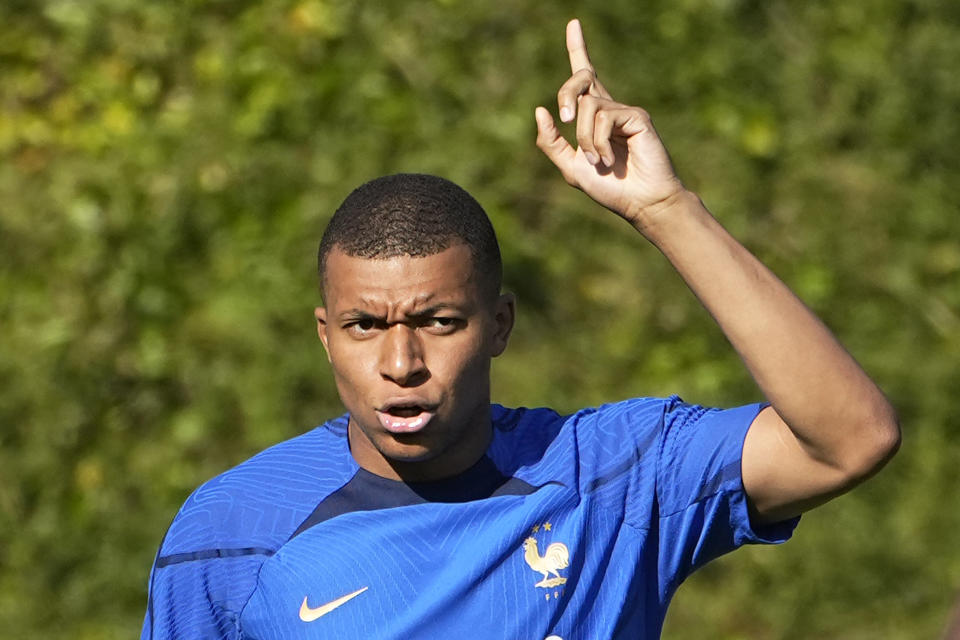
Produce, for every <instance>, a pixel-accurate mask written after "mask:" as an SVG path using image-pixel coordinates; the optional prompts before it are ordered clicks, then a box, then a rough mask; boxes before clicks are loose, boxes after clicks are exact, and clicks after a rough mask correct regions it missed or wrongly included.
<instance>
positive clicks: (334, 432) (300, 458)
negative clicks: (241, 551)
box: [161, 417, 354, 555]
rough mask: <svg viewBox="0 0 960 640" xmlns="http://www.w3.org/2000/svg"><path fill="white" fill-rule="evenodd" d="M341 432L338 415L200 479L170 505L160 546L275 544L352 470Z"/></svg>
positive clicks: (165, 549) (173, 550) (171, 550)
mask: <svg viewBox="0 0 960 640" xmlns="http://www.w3.org/2000/svg"><path fill="white" fill-rule="evenodd" d="M345 439H346V417H340V418H337V419H335V420H331V421H330V422H327V423H326V424H324V425H321V426H320V427H317V428H315V429H313V430H311V431H309V432H307V433H304V434H302V435H300V436H297V437H295V438H291V439H290V440H286V441H284V442H281V443H279V444H276V445H274V446H272V447H270V448H268V449H265V450H264V451H261V452H260V453H258V454H256V455H255V456H253V457H252V458H250V459H248V460H246V461H244V462H242V463H240V464H239V465H237V466H235V467H233V468H232V469H229V470H227V471H225V472H224V473H221V474H220V475H218V476H216V477H214V478H212V479H210V480H208V481H207V482H205V483H203V484H202V485H201V486H200V487H198V488H197V489H196V490H195V491H194V492H193V493H192V494H191V495H190V497H189V498H187V500H186V502H184V504H183V506H182V507H181V509H180V511H179V512H178V513H177V516H176V517H175V518H174V521H173V523H172V524H171V526H170V529H169V531H168V532H167V535H166V536H165V538H164V542H163V546H162V550H161V553H162V554H163V555H168V554H177V553H184V552H192V551H195V550H196V549H198V548H203V549H211V548H217V549H222V548H234V547H260V546H263V547H267V548H275V547H276V546H279V545H280V544H283V542H284V541H286V539H287V537H289V535H290V533H292V531H293V530H294V529H295V528H296V527H297V525H298V524H299V523H300V522H301V521H302V520H303V519H304V518H306V517H307V516H308V515H309V513H310V510H312V509H313V508H314V507H315V506H316V503H317V501H318V500H319V499H320V498H321V496H322V495H323V493H324V492H325V491H326V492H330V491H333V490H335V488H336V487H337V486H339V484H340V483H341V482H342V481H343V480H342V479H343V478H344V477H349V475H350V474H351V473H352V472H353V468H352V465H353V464H354V463H353V462H352V458H350V456H349V455H342V453H345V452H347V451H348V449H347V448H346V443H345Z"/></svg>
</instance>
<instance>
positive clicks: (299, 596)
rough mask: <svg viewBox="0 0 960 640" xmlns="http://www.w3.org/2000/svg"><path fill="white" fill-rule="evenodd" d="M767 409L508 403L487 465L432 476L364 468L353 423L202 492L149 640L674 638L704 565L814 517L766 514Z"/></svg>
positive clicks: (160, 566) (166, 552)
mask: <svg viewBox="0 0 960 640" xmlns="http://www.w3.org/2000/svg"><path fill="white" fill-rule="evenodd" d="M761 408H762V407H761V405H750V406H745V407H740V408H737V409H730V410H717V409H705V408H702V407H697V406H692V405H688V404H684V403H683V402H682V401H680V400H679V399H678V398H676V397H673V398H668V399H650V398H645V399H636V400H630V401H626V402H621V403H617V404H612V405H606V406H603V407H600V408H597V409H586V410H583V411H580V412H578V413H575V414H573V415H569V416H561V415H558V414H557V413H555V412H553V411H551V410H548V409H505V408H503V407H499V406H494V407H493V411H492V417H493V425H494V429H493V439H492V441H491V444H490V446H489V448H488V450H487V452H486V454H485V455H484V457H483V458H482V459H481V460H480V461H479V462H477V464H475V465H474V466H473V467H472V468H471V469H469V470H467V471H466V472H464V473H463V474H461V475H460V476H457V477H455V478H450V479H447V480H444V481H442V482H433V483H420V484H407V483H403V482H399V481H393V480H388V479H385V478H381V477H378V476H375V475H373V474H371V473H369V472H367V471H365V470H363V469H361V468H359V467H358V465H357V463H356V462H355V461H354V459H353V457H352V456H351V454H350V450H349V446H348V441H347V417H346V416H343V417H341V418H339V419H336V420H333V421H331V422H328V423H327V424H325V425H323V426H321V427H318V428H317V429H314V430H313V431H311V432H309V433H306V434H304V435H302V436H300V437H297V438H294V439H292V440H289V441H287V442H284V443H281V444H279V445H276V446H274V447H271V448H270V449H268V450H266V451H264V452H262V453H260V454H259V455H257V456H255V457H253V458H251V459H250V460H248V461H247V462H244V463H243V464H241V465H239V466H238V467H236V468H234V469H232V470H230V471H228V472H226V473H224V474H222V475H220V476H218V477H217V478H214V479H213V480H211V481H209V482H207V483H206V484H204V485H203V486H202V487H200V488H199V489H198V490H197V491H196V492H194V494H193V495H192V496H191V497H190V498H189V499H188V500H187V502H186V504H185V505H184V506H183V508H182V509H181V511H180V513H179V514H178V515H177V517H176V519H175V520H174V522H173V524H172V525H171V527H170V530H169V531H168V532H167V535H166V537H165V538H164V541H163V544H162V546H161V549H160V552H159V553H158V556H157V560H156V562H155V564H154V567H153V571H152V573H151V578H150V596H149V608H148V611H147V616H146V619H145V621H144V626H143V636H142V637H143V638H144V639H155V640H160V639H165V638H238V639H239V638H247V639H251V638H257V639H261V640H267V639H271V638H277V639H281V638H282V639H291V638H335V639H337V640H351V639H354V638H356V639H358V640H359V639H371V638H383V639H393V638H395V639H398V640H399V639H409V638H431V639H432V638H443V637H457V636H458V635H459V634H464V635H465V636H469V637H482V638H485V639H498V638H503V639H504V640H544V639H545V638H550V639H551V640H558V639H559V640H574V639H579V638H583V639H589V640H601V639H605V638H632V639H636V638H657V637H659V634H660V629H661V626H662V624H663V619H664V615H665V613H666V608H667V604H668V602H669V601H670V598H671V596H672V595H673V593H674V591H675V590H676V588H677V587H678V585H679V584H680V583H681V582H682V581H683V580H684V578H686V576H688V575H689V574H690V573H691V572H692V571H693V570H694V569H696V568H697V567H699V566H701V565H702V564H704V563H705V562H707V561H708V560H710V559H712V558H715V557H717V556H719V555H721V554H723V553H726V552H728V551H731V550H732V549H734V548H736V547H738V546H739V545H742V544H745V543H751V542H779V541H783V540H785V539H786V538H788V537H789V536H790V533H791V532H792V530H793V527H794V525H795V524H796V521H795V520H793V521H789V522H785V523H781V524H779V525H773V526H769V527H765V528H764V529H763V530H762V531H761V530H757V529H756V528H754V527H753V526H751V523H750V520H749V517H748V514H747V502H746V495H745V494H744V490H743V484H742V482H741V476H740V457H741V451H742V448H743V440H744V437H745V435H746V432H747V429H748V427H749V425H750V423H751V422H752V421H753V419H754V418H755V417H756V415H757V413H758V411H759V410H760V409H761Z"/></svg>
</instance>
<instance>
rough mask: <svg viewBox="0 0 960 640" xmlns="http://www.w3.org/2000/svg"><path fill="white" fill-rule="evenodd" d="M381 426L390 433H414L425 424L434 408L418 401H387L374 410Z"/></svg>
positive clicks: (432, 414) (432, 413)
mask: <svg viewBox="0 0 960 640" xmlns="http://www.w3.org/2000/svg"><path fill="white" fill-rule="evenodd" d="M376 414H377V419H379V420H380V424H381V426H383V428H384V429H386V430H387V431H389V432H390V433H398V434H399V433H416V432H418V431H421V430H422V429H423V428H424V427H426V426H427V423H429V422H430V420H431V419H432V418H433V416H434V414H435V409H434V408H433V407H431V406H429V405H427V404H426V403H423V404H421V403H419V402H418V401H397V402H388V403H386V404H385V405H384V406H383V407H381V408H379V409H377V410H376Z"/></svg>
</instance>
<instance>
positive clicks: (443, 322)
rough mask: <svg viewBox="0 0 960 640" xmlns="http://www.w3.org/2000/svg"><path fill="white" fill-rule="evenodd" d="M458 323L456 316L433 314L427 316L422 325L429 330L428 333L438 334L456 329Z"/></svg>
mask: <svg viewBox="0 0 960 640" xmlns="http://www.w3.org/2000/svg"><path fill="white" fill-rule="evenodd" d="M459 325H460V320H459V319H458V318H449V317H446V316H433V317H430V318H427V319H426V320H425V321H424V323H423V327H424V328H426V329H427V330H428V331H430V333H435V334H439V335H445V334H448V333H452V332H454V331H456V330H457V328H458V327H459Z"/></svg>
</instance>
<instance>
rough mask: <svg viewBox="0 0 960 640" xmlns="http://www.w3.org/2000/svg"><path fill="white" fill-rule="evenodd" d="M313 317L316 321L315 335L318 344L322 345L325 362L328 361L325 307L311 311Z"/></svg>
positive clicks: (328, 348)
mask: <svg viewBox="0 0 960 640" xmlns="http://www.w3.org/2000/svg"><path fill="white" fill-rule="evenodd" d="M313 316H314V317H315V318H316V319H317V335H318V336H320V342H322V343H323V350H324V351H326V352H327V360H328V361H329V360H330V347H329V346H328V345H327V310H326V308H325V307H317V308H316V309H314V310H313Z"/></svg>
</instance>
